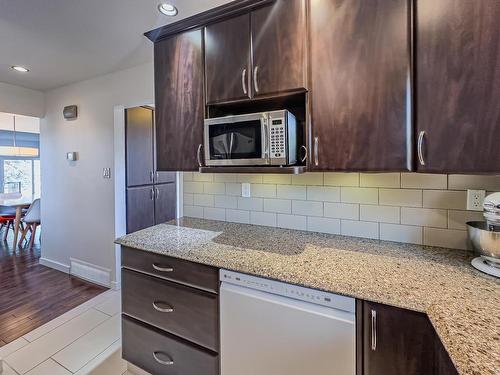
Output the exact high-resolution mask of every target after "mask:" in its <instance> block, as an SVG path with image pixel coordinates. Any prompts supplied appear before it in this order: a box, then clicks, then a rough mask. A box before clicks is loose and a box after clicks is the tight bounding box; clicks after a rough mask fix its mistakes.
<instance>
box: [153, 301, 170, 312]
mask: <svg viewBox="0 0 500 375" xmlns="http://www.w3.org/2000/svg"><path fill="white" fill-rule="evenodd" d="M159 305H163V306H164V307H160V306H159ZM153 307H154V309H155V310H156V311H159V312H162V313H171V312H174V308H173V307H172V306H170V305H168V304H166V303H165V302H160V301H155V302H153Z"/></svg>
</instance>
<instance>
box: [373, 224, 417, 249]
mask: <svg viewBox="0 0 500 375" xmlns="http://www.w3.org/2000/svg"><path fill="white" fill-rule="evenodd" d="M380 239H381V240H385V241H395V242H405V243H414V244H418V245H421V244H422V242H423V234H422V227H414V226H409V225H399V224H385V223H381V224H380Z"/></svg>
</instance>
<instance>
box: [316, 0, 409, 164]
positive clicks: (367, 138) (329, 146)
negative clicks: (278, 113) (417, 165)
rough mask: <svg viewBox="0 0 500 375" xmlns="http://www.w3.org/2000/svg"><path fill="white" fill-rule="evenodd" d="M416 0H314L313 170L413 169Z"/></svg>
mask: <svg viewBox="0 0 500 375" xmlns="http://www.w3.org/2000/svg"><path fill="white" fill-rule="evenodd" d="M408 19H409V5H408V0H370V1H366V0H315V1H312V2H311V19H310V30H311V31H310V34H311V35H310V43H311V44H310V47H311V48H310V50H311V52H310V54H311V56H310V64H311V95H312V125H311V126H312V138H311V143H312V154H311V161H312V163H310V165H312V169H313V170H318V171H319V170H369V171H377V170H387V171H388V170H395V171H396V170H406V169H408V168H409V160H408V158H409V157H408V147H409V146H408V145H407V144H408V142H409V141H410V137H411V115H410V111H408V110H409V107H408V104H407V101H409V99H410V95H411V91H410V89H409V81H410V69H409V67H410V47H409V46H410V42H409V40H410V38H409V24H408Z"/></svg>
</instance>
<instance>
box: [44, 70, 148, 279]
mask: <svg viewBox="0 0 500 375" xmlns="http://www.w3.org/2000/svg"><path fill="white" fill-rule="evenodd" d="M153 90H154V85H153V65H152V64H144V65H141V66H138V67H135V68H132V69H127V70H123V71H119V72H116V73H112V74H108V75H105V76H101V77H97V78H93V79H91V80H88V81H83V82H79V83H75V84H72V85H69V86H65V87H62V88H58V89H55V90H52V91H49V92H47V93H46V98H45V99H46V116H45V118H43V119H42V125H41V140H40V142H41V165H42V171H41V174H42V225H43V246H42V259H41V262H42V263H44V264H49V265H52V266H54V267H58V268H59V269H62V270H66V271H67V270H68V267H69V265H70V258H76V259H78V260H81V261H84V262H88V263H90V264H93V265H96V266H100V267H104V268H107V269H109V270H111V272H112V275H111V277H112V281H115V280H116V275H115V247H114V244H113V240H114V239H115V200H114V181H113V180H114V177H115V176H113V175H112V178H111V179H104V178H103V177H102V169H103V168H104V167H110V168H111V170H112V171H113V170H114V168H113V159H114V149H113V142H114V108H115V106H117V105H124V106H126V107H127V106H134V105H141V104H146V103H153V102H154V100H153V98H154V91H153ZM70 104H76V105H77V106H78V119H77V120H75V121H65V120H64V119H63V117H62V109H63V107H64V106H66V105H70ZM68 151H76V152H78V161H76V162H72V163H70V162H68V161H67V160H66V152H68Z"/></svg>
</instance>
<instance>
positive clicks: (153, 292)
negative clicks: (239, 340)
mask: <svg viewBox="0 0 500 375" xmlns="http://www.w3.org/2000/svg"><path fill="white" fill-rule="evenodd" d="M122 311H123V313H125V314H127V315H129V316H132V317H134V318H136V319H139V320H141V321H143V322H146V323H149V324H151V325H154V326H156V327H158V328H161V329H163V330H165V331H167V332H170V333H173V334H174V335H177V336H180V337H182V338H185V339H187V340H189V341H192V342H194V343H196V344H198V345H201V346H204V347H206V348H209V349H211V350H213V351H215V352H218V351H219V333H218V332H219V319H218V316H219V304H218V298H217V296H216V295H214V294H211V293H207V292H204V291H200V290H196V289H192V288H190V287H187V286H183V285H179V284H174V283H171V282H168V281H165V280H161V279H157V278H154V277H152V276H148V275H143V274H140V273H137V272H134V271H129V270H126V269H123V270H122Z"/></svg>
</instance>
